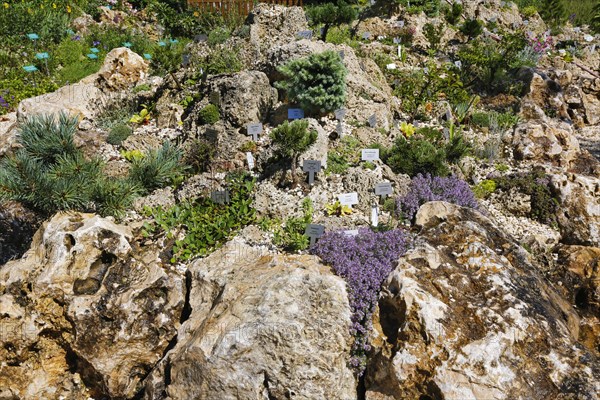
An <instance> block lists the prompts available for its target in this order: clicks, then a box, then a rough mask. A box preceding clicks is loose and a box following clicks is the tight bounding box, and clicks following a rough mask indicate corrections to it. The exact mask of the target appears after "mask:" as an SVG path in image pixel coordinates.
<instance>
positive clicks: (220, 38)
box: [206, 26, 231, 47]
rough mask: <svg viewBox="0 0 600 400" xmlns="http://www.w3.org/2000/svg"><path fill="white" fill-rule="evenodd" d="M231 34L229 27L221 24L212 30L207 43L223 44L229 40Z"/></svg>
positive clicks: (211, 44) (210, 44)
mask: <svg viewBox="0 0 600 400" xmlns="http://www.w3.org/2000/svg"><path fill="white" fill-rule="evenodd" d="M230 36H231V32H229V29H227V28H226V27H224V26H219V27H217V28H215V29H213V30H211V31H210V33H209V34H208V40H207V42H206V43H207V44H208V45H209V46H211V47H212V46H216V45H218V44H223V43H225V42H226V41H227V39H229V37H230Z"/></svg>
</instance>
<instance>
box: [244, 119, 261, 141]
mask: <svg viewBox="0 0 600 400" xmlns="http://www.w3.org/2000/svg"><path fill="white" fill-rule="evenodd" d="M246 130H247V132H248V135H252V140H254V141H255V142H256V141H257V140H258V135H260V134H261V133H262V132H263V124H261V123H260V122H257V123H254V124H248V125H246Z"/></svg>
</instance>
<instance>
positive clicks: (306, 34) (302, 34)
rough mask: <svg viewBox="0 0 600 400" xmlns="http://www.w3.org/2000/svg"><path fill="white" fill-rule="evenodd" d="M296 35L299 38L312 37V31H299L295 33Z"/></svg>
mask: <svg viewBox="0 0 600 400" xmlns="http://www.w3.org/2000/svg"><path fill="white" fill-rule="evenodd" d="M296 37H297V38H299V39H312V37H313V32H312V31H300V32H298V33H296Z"/></svg>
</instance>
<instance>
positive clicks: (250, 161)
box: [246, 151, 254, 171]
mask: <svg viewBox="0 0 600 400" xmlns="http://www.w3.org/2000/svg"><path fill="white" fill-rule="evenodd" d="M246 161H248V169H249V170H250V171H252V170H253V169H254V157H253V156H252V153H251V152H249V151H248V152H246Z"/></svg>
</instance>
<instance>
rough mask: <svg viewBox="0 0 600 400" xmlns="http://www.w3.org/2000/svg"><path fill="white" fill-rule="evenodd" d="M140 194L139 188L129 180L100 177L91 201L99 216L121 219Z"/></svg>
mask: <svg viewBox="0 0 600 400" xmlns="http://www.w3.org/2000/svg"><path fill="white" fill-rule="evenodd" d="M140 192H141V190H140V188H139V186H137V185H136V184H135V183H134V182H133V181H132V180H131V179H129V178H108V177H100V178H99V179H98V180H97V181H96V185H95V186H94V188H93V191H92V200H93V201H94V202H95V203H96V205H97V206H96V211H97V212H98V213H99V214H100V215H102V216H107V215H112V216H115V217H117V218H122V217H123V215H124V214H125V211H126V210H127V209H128V208H130V207H131V205H132V204H133V201H134V200H135V198H136V197H138V196H139V195H140Z"/></svg>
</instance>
